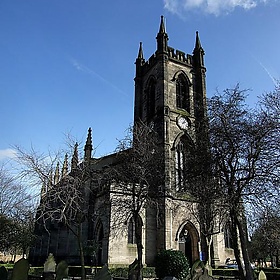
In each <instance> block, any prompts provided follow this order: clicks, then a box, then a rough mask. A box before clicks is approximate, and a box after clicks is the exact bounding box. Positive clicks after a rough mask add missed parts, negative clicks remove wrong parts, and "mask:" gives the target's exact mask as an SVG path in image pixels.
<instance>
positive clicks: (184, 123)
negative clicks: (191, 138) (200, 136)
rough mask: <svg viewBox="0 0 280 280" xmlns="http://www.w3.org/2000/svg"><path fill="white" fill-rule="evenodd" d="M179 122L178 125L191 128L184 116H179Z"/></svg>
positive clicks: (182, 127)
mask: <svg viewBox="0 0 280 280" xmlns="http://www.w3.org/2000/svg"><path fill="white" fill-rule="evenodd" d="M177 123H178V126H179V127H180V128H181V129H188V128H189V122H188V121H187V119H185V118H184V117H179V118H178V119H177Z"/></svg>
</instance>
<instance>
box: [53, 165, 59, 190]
mask: <svg viewBox="0 0 280 280" xmlns="http://www.w3.org/2000/svg"><path fill="white" fill-rule="evenodd" d="M58 182H59V162H58V163H57V165H56V168H55V173H54V185H56V184H57V183H58Z"/></svg>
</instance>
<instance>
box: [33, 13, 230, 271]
mask: <svg viewBox="0 0 280 280" xmlns="http://www.w3.org/2000/svg"><path fill="white" fill-rule="evenodd" d="M168 40H169V38H168V34H167V32H166V28H165V22H164V18H163V17H161V20H160V26H159V31H158V33H157V36H156V51H155V53H154V54H152V55H151V56H150V58H148V59H145V58H144V55H143V46H142V43H140V47H139V50H138V56H137V58H136V62H135V65H136V74H135V79H134V81H135V104H134V123H135V124H136V123H138V122H142V123H143V124H145V125H146V126H148V127H150V128H151V129H153V130H155V131H156V132H157V133H158V135H159V145H162V150H163V155H162V158H163V161H164V163H163V165H164V167H163V172H164V183H163V186H162V190H163V192H164V198H163V199H162V203H161V204H160V205H161V210H160V213H161V215H162V217H161V222H160V223H158V222H157V217H155V215H156V214H155V211H154V210H152V209H151V208H150V207H146V208H144V209H143V210H142V212H141V213H140V215H139V219H140V221H141V225H142V230H141V239H142V244H143V263H144V264H145V265H148V266H151V265H153V262H154V257H155V255H156V254H157V252H159V250H161V249H174V250H181V251H183V252H184V254H185V255H186V256H187V258H188V260H189V262H190V263H193V262H194V261H196V260H198V259H202V260H203V258H204V256H205V254H206V252H205V250H206V248H205V246H204V245H203V244H204V243H203V241H202V239H203V238H202V235H201V229H200V224H199V222H198V219H197V216H196V215H195V211H196V209H197V205H196V203H195V202H194V201H193V200H192V199H188V196H184V195H182V193H181V192H180V191H179V190H180V186H181V184H182V183H183V182H184V178H183V177H184V163H185V157H186V156H187V154H188V153H187V149H188V146H189V143H197V142H199V141H200V139H199V137H201V135H203V133H202V132H203V131H202V130H203V129H206V128H203V126H202V125H201V123H202V120H205V118H206V116H207V106H206V74H205V73H206V67H205V64H204V50H203V48H202V45H201V42H200V38H199V35H198V32H196V35H195V42H194V49H193V52H192V54H186V53H185V52H183V51H180V50H176V49H174V48H172V47H171V46H169V44H168ZM206 134H207V132H205V135H206ZM206 139H207V137H206ZM200 142H201V141H200ZM206 146H207V145H206ZM92 150H93V146H92V135H91V129H89V131H88V137H87V141H86V145H85V148H84V151H85V153H84V159H83V162H84V163H87V164H88V165H89V166H90V169H91V170H93V171H94V172H96V171H97V170H99V171H100V170H101V172H102V170H103V169H104V168H105V167H106V166H110V165H111V164H114V161H115V157H116V154H111V155H108V156H105V157H101V158H94V157H92ZM66 161H67V159H66ZM77 165H78V160H77V147H75V152H74V155H73V158H72V165H71V171H69V172H68V170H65V168H66V166H67V162H65V166H64V169H63V173H64V175H65V174H66V173H67V172H68V173H70V174H71V172H72V173H73V170H74V169H75V167H76V166H77ZM94 172H93V173H94ZM58 176H59V175H58V174H56V177H58ZM57 182H58V179H56V182H55V183H57ZM85 184H86V185H87V186H88V188H89V189H94V188H95V189H96V185H97V182H96V180H93V179H92V178H91V179H90V180H87V181H86V182H85ZM110 190H111V188H109V189H106V190H105V191H104V189H102V188H100V184H99V189H98V190H97V191H95V192H94V193H88V197H87V203H88V207H87V209H88V212H89V213H88V216H91V217H93V218H92V219H85V221H84V222H83V237H82V238H83V241H84V244H87V243H88V241H89V240H94V241H95V242H96V244H98V248H97V250H96V251H95V253H94V258H95V260H92V256H91V257H90V256H88V259H87V258H86V263H87V264H92V262H94V264H98V265H103V264H108V265H109V266H111V265H129V264H131V263H132V262H133V261H134V260H135V258H137V248H136V244H135V240H134V232H133V230H134V226H133V221H131V220H130V219H129V218H128V220H127V221H124V223H123V228H125V229H126V230H124V231H119V232H115V231H113V230H112V220H113V217H114V216H116V215H118V212H117V210H116V209H114V206H113V205H112V204H110V201H111V196H112V194H111V192H110ZM106 202H107V203H106ZM108 202H109V203H108ZM36 231H37V232H36ZM35 233H36V234H37V241H36V244H35V245H34V247H33V248H31V251H30V261H31V263H32V264H39V263H43V262H44V261H45V260H46V258H47V256H48V255H49V254H50V253H52V254H53V255H54V257H55V259H56V260H57V261H58V260H63V259H64V260H66V261H67V262H68V263H69V264H78V263H79V253H78V248H77V245H76V242H75V239H74V237H73V236H72V235H71V232H69V231H67V230H65V229H62V228H60V227H59V225H52V226H51V228H50V229H49V230H48V232H46V231H44V230H43V228H42V226H39V225H37V226H36V228H35ZM229 241H230V240H229V236H228V235H227V234H226V230H225V229H224V230H221V232H220V233H217V234H215V235H213V242H212V248H211V255H212V256H211V257H212V263H213V264H214V265H216V266H217V265H220V264H224V262H225V260H226V258H228V257H233V250H232V249H231V248H230V242H229ZM85 254H87V253H86V252H85ZM86 257H87V255H86Z"/></svg>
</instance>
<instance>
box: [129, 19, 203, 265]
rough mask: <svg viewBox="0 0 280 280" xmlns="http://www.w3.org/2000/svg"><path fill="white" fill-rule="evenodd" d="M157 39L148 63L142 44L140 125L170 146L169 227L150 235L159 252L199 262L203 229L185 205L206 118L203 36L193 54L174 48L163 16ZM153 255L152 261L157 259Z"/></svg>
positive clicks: (167, 182)
mask: <svg viewBox="0 0 280 280" xmlns="http://www.w3.org/2000/svg"><path fill="white" fill-rule="evenodd" d="M156 40H157V50H156V52H155V54H153V55H152V56H151V57H150V58H149V59H148V60H147V61H145V59H144V57H143V49H142V43H140V48H139V53H138V57H137V59H136V77H135V107H134V121H135V122H137V121H142V122H144V123H145V124H147V125H149V126H151V127H153V129H154V130H155V131H157V132H158V134H159V135H160V138H161V144H162V145H163V146H164V164H165V167H164V169H165V185H164V188H165V190H164V191H165V194H166V196H167V197H168V198H166V199H165V201H164V203H163V205H164V206H163V209H162V212H163V215H164V218H165V221H164V226H163V227H162V228H161V231H160V232H157V236H154V239H152V237H151V236H147V240H149V239H151V241H150V242H149V243H150V244H151V245H152V244H154V250H153V251H157V250H158V249H160V248H173V249H180V250H182V251H184V253H186V254H187V255H188V258H189V259H190V260H191V261H194V260H196V259H199V251H201V248H199V244H198V241H199V227H198V225H197V224H196V225H195V218H194V217H192V213H191V212H192V211H187V209H190V208H194V206H193V205H192V206H190V205H189V203H188V202H182V193H181V192H180V189H181V185H182V184H183V183H184V178H183V177H184V168H185V166H184V165H185V157H186V156H187V153H188V151H187V150H188V148H189V145H192V143H196V142H197V140H198V139H197V138H198V137H199V136H200V137H201V135H202V133H201V131H199V129H200V127H201V125H200V122H201V121H202V120H204V117H205V116H206V110H207V109H206V85H205V72H206V68H205V66H204V50H203V48H202V47H201V43H200V39H199V36H198V32H197V33H196V41H195V47H194V50H193V54H192V55H189V54H185V53H184V52H182V51H179V50H174V49H173V48H172V47H170V46H169V45H168V35H167V33H166V30H165V24H164V18H163V17H161V22H160V28H159V32H158V34H157V37H156ZM198 135H199V136H198ZM175 206H176V207H175ZM174 208H176V213H175V212H174ZM147 215H148V214H147ZM184 235H186V236H184ZM155 244H156V246H157V248H156V246H155ZM149 248H151V247H150V245H149ZM148 255H149V254H148ZM148 255H147V254H146V257H147V259H148V260H147V261H148V262H149V261H150V260H152V258H153V256H148Z"/></svg>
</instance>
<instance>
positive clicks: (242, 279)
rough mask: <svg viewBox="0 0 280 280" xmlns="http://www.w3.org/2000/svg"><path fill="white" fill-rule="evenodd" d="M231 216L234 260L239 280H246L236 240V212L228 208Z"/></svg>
mask: <svg viewBox="0 0 280 280" xmlns="http://www.w3.org/2000/svg"><path fill="white" fill-rule="evenodd" d="M230 217H231V234H232V243H233V251H234V256H235V260H236V262H237V265H238V270H239V276H240V279H241V280H246V277H245V273H244V269H243V266H242V262H241V256H240V250H239V242H238V241H239V240H238V231H237V223H236V220H237V218H236V213H235V211H234V210H233V209H231V210H230Z"/></svg>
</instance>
